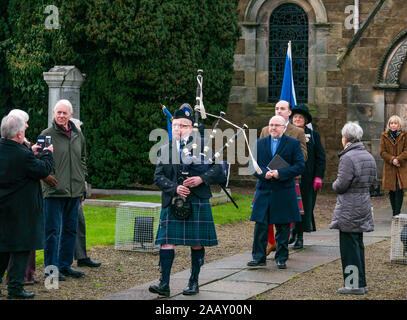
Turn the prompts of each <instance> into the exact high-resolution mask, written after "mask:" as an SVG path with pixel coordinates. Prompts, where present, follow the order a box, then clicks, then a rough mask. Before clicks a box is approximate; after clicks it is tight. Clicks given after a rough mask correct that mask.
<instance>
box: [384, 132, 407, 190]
mask: <svg viewBox="0 0 407 320" xmlns="http://www.w3.org/2000/svg"><path fill="white" fill-rule="evenodd" d="M380 156H381V157H382V158H383V160H384V163H383V175H382V189H383V190H392V191H396V176H397V179H398V182H399V187H400V188H401V189H406V188H407V161H406V160H407V132H405V131H403V132H401V133H400V134H399V136H398V137H397V139H396V141H395V142H393V140H392V139H391V138H390V137H389V134H388V133H387V132H383V133H382V136H381V137H380ZM395 158H397V159H398V160H399V162H400V167H396V166H395V165H393V160H394V159H395Z"/></svg>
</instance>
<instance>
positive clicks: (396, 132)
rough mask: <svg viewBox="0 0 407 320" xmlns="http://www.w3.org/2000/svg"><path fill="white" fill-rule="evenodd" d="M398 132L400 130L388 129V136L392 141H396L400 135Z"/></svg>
mask: <svg viewBox="0 0 407 320" xmlns="http://www.w3.org/2000/svg"><path fill="white" fill-rule="evenodd" d="M400 133H401V130H397V131H391V130H389V137H390V138H391V139H392V140H393V142H396V139H397V137H398V136H399V135H400Z"/></svg>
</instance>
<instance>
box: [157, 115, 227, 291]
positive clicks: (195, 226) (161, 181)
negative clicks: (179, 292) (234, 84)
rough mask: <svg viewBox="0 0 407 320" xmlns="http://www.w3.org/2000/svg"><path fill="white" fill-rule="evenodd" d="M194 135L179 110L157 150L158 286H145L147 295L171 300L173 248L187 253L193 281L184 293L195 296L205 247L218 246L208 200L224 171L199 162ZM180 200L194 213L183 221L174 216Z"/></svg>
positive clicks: (199, 143) (190, 120)
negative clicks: (193, 150) (182, 248)
mask: <svg viewBox="0 0 407 320" xmlns="http://www.w3.org/2000/svg"><path fill="white" fill-rule="evenodd" d="M192 130H193V126H192V117H191V114H190V113H189V112H188V111H185V110H177V111H176V112H175V114H174V120H173V122H172V137H173V141H172V143H171V142H170V143H169V144H166V145H164V146H162V147H161V149H160V151H159V155H158V156H159V158H158V163H157V167H156V170H155V173H154V183H155V184H156V185H157V186H158V187H159V188H160V189H161V190H162V197H161V206H162V210H161V215H160V224H159V227H158V231H157V236H156V239H155V243H156V244H159V245H160V251H159V259H160V260H159V265H160V267H161V278H160V282H159V284H158V285H151V286H150V287H149V291H150V292H152V293H155V294H158V295H161V296H166V297H169V296H170V285H169V283H170V273H171V267H172V263H173V261H174V256H175V250H174V249H175V246H176V245H183V246H189V247H190V248H191V276H190V278H189V282H188V285H187V287H186V288H185V290H184V291H183V294H184V295H196V294H197V293H198V292H199V286H198V276H199V272H200V269H201V266H202V265H203V263H204V257H205V247H206V246H215V245H217V244H218V240H217V237H216V231H215V224H214V222H213V217H212V209H211V205H210V203H209V198H210V197H211V196H212V194H211V190H210V185H211V184H217V183H219V177H221V176H222V168H221V166H220V165H218V164H215V165H208V164H204V163H203V162H202V161H201V160H202V159H201V157H200V156H199V153H200V152H202V150H201V149H202V148H201V147H202V146H203V145H204V144H203V143H201V141H193V132H192ZM195 140H200V139H199V138H197V139H195ZM193 143H196V144H197V145H198V147H197V151H198V156H197V157H193V154H190V152H191V149H190V148H191V146H192V144H193ZM180 197H182V198H183V199H184V201H185V202H184V205H183V206H185V205H186V206H187V207H188V208H192V210H190V211H192V212H190V213H189V216H187V217H186V218H185V217H182V218H180V217H179V215H178V214H177V208H176V207H175V204H176V203H175V200H176V201H179V199H180ZM177 203H179V202H177Z"/></svg>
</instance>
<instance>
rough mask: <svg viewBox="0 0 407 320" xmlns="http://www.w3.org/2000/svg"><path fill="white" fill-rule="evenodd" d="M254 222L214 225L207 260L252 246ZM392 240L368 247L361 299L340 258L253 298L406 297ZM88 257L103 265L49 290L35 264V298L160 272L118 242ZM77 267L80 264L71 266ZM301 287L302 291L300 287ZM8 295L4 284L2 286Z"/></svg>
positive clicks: (324, 214)
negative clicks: (346, 281)
mask: <svg viewBox="0 0 407 320" xmlns="http://www.w3.org/2000/svg"><path fill="white" fill-rule="evenodd" d="M243 191H245V193H251V194H252V191H251V190H243V189H242V190H235V189H233V192H243ZM372 200H373V205H374V207H375V208H379V207H383V206H387V205H388V199H387V198H386V197H376V198H373V199H372ZM335 201H336V196H335V195H334V194H321V195H319V196H318V200H317V205H316V208H315V219H316V224H317V229H321V228H325V227H327V226H328V224H329V222H330V219H331V216H332V210H333V207H334V205H335ZM253 228H254V224H253V222H250V221H248V220H247V221H243V222H239V223H234V224H227V225H222V226H217V227H216V232H217V235H218V241H219V245H218V246H216V247H211V248H207V250H206V257H205V262H211V261H215V260H218V259H221V258H223V257H226V256H231V255H234V254H237V253H241V252H244V251H247V250H250V249H251V246H252V240H253ZM389 248H390V244H389V240H387V241H383V242H380V243H377V244H374V245H371V246H369V247H367V248H366V269H367V281H368V286H369V290H370V292H369V293H368V294H367V295H365V296H363V298H360V297H356V296H354V297H349V296H346V297H343V296H342V297H341V296H339V295H337V294H336V293H335V292H336V289H337V288H338V287H340V286H341V285H342V278H341V264H340V261H338V260H337V261H334V262H332V263H330V264H327V265H324V266H321V267H319V268H316V269H314V270H311V271H308V272H305V273H303V274H301V275H300V276H298V277H296V278H295V279H292V280H290V281H288V282H286V283H284V284H283V285H281V286H280V287H278V288H275V289H273V290H271V291H269V292H267V293H264V294H262V295H259V296H258V297H256V298H255V299H259V300H263V299H265V300H269V299H270V300H271V299H335V300H336V299H341V298H345V299H407V293H406V290H407V289H406V288H407V277H406V276H405V274H406V271H407V265H396V264H390V262H389ZM88 253H89V255H90V256H91V257H92V258H93V259H94V260H97V261H100V262H102V266H101V267H100V268H86V267H85V268H78V269H80V270H83V271H84V272H85V273H86V275H85V277H83V278H80V279H72V278H67V281H63V282H60V283H59V289H58V290H55V289H46V288H45V286H44V283H43V282H44V279H43V276H42V274H43V268H37V271H36V279H37V280H40V282H39V283H37V284H35V285H33V286H26V287H25V289H26V290H28V291H31V290H32V291H34V292H35V293H36V296H35V298H34V299H38V300H40V299H43V300H48V299H56V300H86V299H98V298H102V297H106V296H109V295H111V294H113V293H115V292H118V291H122V290H126V289H129V288H131V287H133V286H136V285H140V284H143V283H145V282H149V281H151V280H154V279H157V278H159V276H160V273H159V268H158V266H157V263H158V255H157V254H151V253H138V252H128V251H118V250H115V249H114V246H96V247H93V248H89V249H88ZM189 254H190V252H189V248H187V247H177V248H176V256H175V260H174V264H173V268H172V273H177V272H180V271H182V270H185V269H189V268H190V257H189ZM73 267H75V268H77V267H76V264H74V265H73ZM299 288H301V290H299ZM0 289H1V290H2V294H0V300H3V299H5V292H6V291H7V290H6V286H5V285H4V283H3V284H0Z"/></svg>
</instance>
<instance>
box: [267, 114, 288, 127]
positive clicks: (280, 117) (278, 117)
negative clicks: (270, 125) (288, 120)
mask: <svg viewBox="0 0 407 320" xmlns="http://www.w3.org/2000/svg"><path fill="white" fill-rule="evenodd" d="M274 118H276V119H280V120H281V121H282V122H283V124H284V125H285V119H284V117H282V116H272V117H271V118H270V120H269V122H270V121H271V120H272V119H274Z"/></svg>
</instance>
